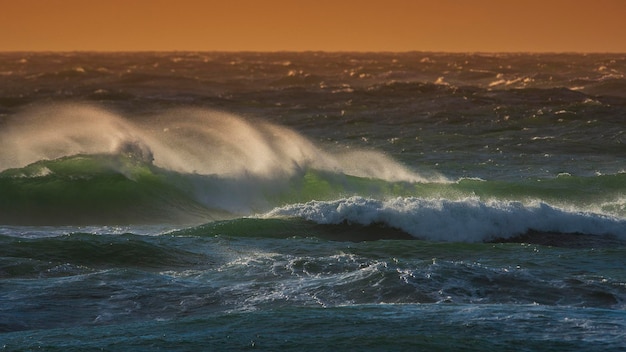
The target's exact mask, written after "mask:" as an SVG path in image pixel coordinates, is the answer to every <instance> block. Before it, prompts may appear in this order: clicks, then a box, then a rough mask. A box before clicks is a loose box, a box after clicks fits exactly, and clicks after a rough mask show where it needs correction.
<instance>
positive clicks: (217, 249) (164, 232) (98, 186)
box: [0, 52, 626, 351]
mask: <svg viewBox="0 0 626 352" xmlns="http://www.w3.org/2000/svg"><path fill="white" fill-rule="evenodd" d="M625 74H626V55H624V54H574V53H572V54H567V53H565V54H548V53H546V54H515V53H511V54H506V53H503V54H481V53H474V54H461V53H458V54H451V53H429V52H411V53H327V52H302V53H290V52H276V53H255V52H224V53H220V52H215V53H212V52H208V53H205V52H199V53H195V52H171V53H164V52H154V53H151V52H141V53H88V52H78V53H44V52H41V53H0V350H1V351H32V350H44V351H91V350H94V351H95V350H99V351H101V350H103V351H119V350H123V351H156V350H163V351H199V350H215V351H240V350H248V349H255V350H262V351H328V350H341V351H350V350H355V351H357V350H358V351H379V350H387V351H406V350H429V351H450V350H455V351H617V350H626V269H625V267H626V123H625V121H626V77H625Z"/></svg>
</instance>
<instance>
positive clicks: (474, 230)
mask: <svg viewBox="0 0 626 352" xmlns="http://www.w3.org/2000/svg"><path fill="white" fill-rule="evenodd" d="M275 217H287V218H289V217H295V218H301V219H305V220H308V221H312V222H315V223H317V224H343V223H348V224H352V223H353V224H359V225H362V226H370V225H373V224H382V225H385V226H387V227H390V228H395V229H399V230H401V231H404V232H406V233H408V234H411V235H412V236H414V237H416V238H419V239H425V240H434V241H449V242H484V241H492V240H496V239H506V238H511V237H515V236H520V235H523V234H526V233H529V232H531V231H539V232H551V233H580V234H591V235H604V236H607V235H608V236H617V237H619V238H621V239H626V220H623V219H619V218H615V217H610V216H606V215H600V214H594V213H585V212H575V211H566V210H563V209H559V208H556V207H553V206H550V205H548V204H546V203H532V204H523V203H521V202H511V201H481V200H478V199H475V198H469V199H465V200H458V201H453V200H447V199H422V198H414V197H408V198H407V197H399V198H395V199H391V200H377V199H370V198H363V197H350V198H346V199H340V200H335V201H312V202H308V203H302V204H290V205H287V206H285V207H280V208H276V209H274V210H272V211H270V212H268V213H267V214H265V215H263V218H275Z"/></svg>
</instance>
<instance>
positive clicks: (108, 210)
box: [0, 155, 207, 225]
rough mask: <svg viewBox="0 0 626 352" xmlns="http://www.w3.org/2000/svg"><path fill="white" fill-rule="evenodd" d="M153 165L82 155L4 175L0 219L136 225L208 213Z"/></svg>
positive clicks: (22, 222) (0, 179)
mask: <svg viewBox="0 0 626 352" xmlns="http://www.w3.org/2000/svg"><path fill="white" fill-rule="evenodd" d="M205 213H206V210H205V209H204V207H202V206H200V204H198V203H197V202H195V201H194V200H193V199H192V198H190V197H189V195H188V194H185V192H183V191H182V190H181V189H180V188H179V187H176V186H174V185H173V184H171V183H170V182H168V180H167V175H166V174H165V173H162V172H160V170H158V169H157V168H155V167H154V166H152V165H148V164H144V163H139V162H135V161H134V160H133V159H132V158H130V157H125V156H119V155H91V156H85V155H79V156H72V157H65V158H61V159H57V160H52V161H40V162H37V163H34V164H31V165H28V166H26V167H24V168H21V169H10V170H5V171H3V172H2V173H0V223H4V224H16V225H57V224H76V225H79V224H131V223H149V222H154V221H158V222H165V223H168V222H180V221H185V222H190V221H192V220H195V221H196V222H198V221H200V219H201V218H203V217H205V216H207V214H205Z"/></svg>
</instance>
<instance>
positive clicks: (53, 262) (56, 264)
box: [0, 233, 207, 278]
mask: <svg viewBox="0 0 626 352" xmlns="http://www.w3.org/2000/svg"><path fill="white" fill-rule="evenodd" d="M0 244H1V247H0V277H2V278H13V277H38V278H42V277H58V276H73V275H80V274H88V273H92V272H94V271H96V270H106V269H111V268H123V269H129V268H137V269H141V270H156V269H159V268H169V269H171V268H176V267H183V266H184V267H190V266H194V265H197V264H198V263H200V262H202V263H204V264H206V263H207V258H201V257H200V256H199V255H198V254H195V253H193V252H190V251H186V250H182V249H177V248H175V247H173V246H171V245H168V244H167V243H161V241H160V240H159V239H158V238H155V237H152V238H151V237H147V236H140V235H132V234H125V235H104V234H100V235H96V234H87V233H72V234H68V235H64V236H57V237H49V238H23V237H13V236H2V235H0Z"/></svg>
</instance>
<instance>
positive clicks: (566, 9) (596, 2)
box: [0, 0, 626, 52]
mask: <svg viewBox="0 0 626 352" xmlns="http://www.w3.org/2000/svg"><path fill="white" fill-rule="evenodd" d="M30 50H37V51H40V50H54V51H74V50H97V51H143V50H191V51H201V50H207V51H214V50H227V51H232V50H252V51H277V50H294V51H302V50H325V51H410V50H418V51H455V52H458V51H461V52H468V51H491V52H494V51H544V52H545V51H550V52H562V51H578V52H626V0H376V1H374V0H0V51H30Z"/></svg>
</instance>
